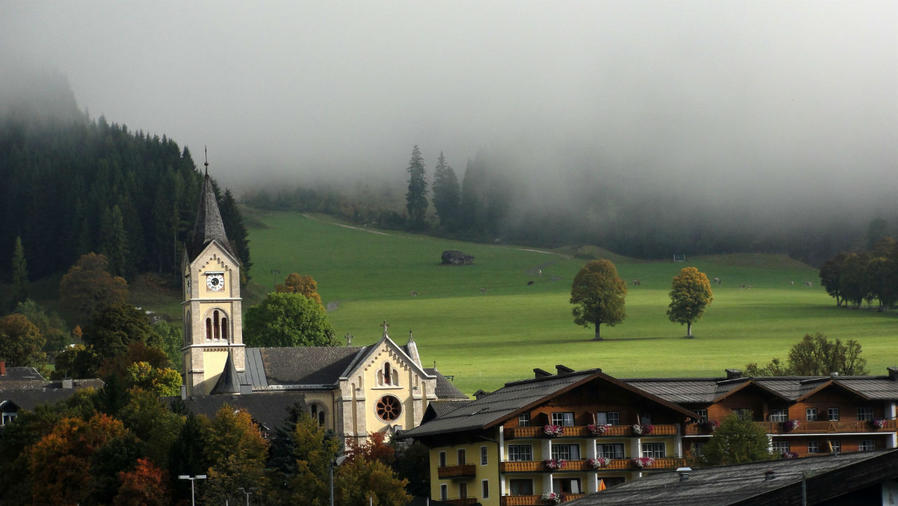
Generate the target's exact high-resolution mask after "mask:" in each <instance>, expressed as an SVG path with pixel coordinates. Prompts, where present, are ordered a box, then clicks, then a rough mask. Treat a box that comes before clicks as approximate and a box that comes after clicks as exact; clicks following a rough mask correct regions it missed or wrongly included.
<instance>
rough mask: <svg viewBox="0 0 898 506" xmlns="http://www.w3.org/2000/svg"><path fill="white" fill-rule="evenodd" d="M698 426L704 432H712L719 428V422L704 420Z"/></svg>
mask: <svg viewBox="0 0 898 506" xmlns="http://www.w3.org/2000/svg"><path fill="white" fill-rule="evenodd" d="M699 426H700V427H701V428H702V430H703V431H705V432H714V431H715V430H717V428H718V427H720V422H718V421H717V420H704V421H702V422H701V423H700V424H699Z"/></svg>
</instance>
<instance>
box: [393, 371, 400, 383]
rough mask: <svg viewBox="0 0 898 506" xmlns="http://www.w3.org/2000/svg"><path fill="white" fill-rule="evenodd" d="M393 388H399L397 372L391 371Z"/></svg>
mask: <svg viewBox="0 0 898 506" xmlns="http://www.w3.org/2000/svg"><path fill="white" fill-rule="evenodd" d="M393 386H396V387H398V386H399V371H397V370H396V369H393Z"/></svg>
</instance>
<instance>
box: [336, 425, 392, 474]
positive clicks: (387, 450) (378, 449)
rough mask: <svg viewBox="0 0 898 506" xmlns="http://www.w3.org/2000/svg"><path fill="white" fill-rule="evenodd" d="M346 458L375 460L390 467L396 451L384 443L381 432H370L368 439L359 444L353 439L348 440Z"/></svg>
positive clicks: (383, 435)
mask: <svg viewBox="0 0 898 506" xmlns="http://www.w3.org/2000/svg"><path fill="white" fill-rule="evenodd" d="M346 458H347V459H349V460H356V459H364V460H377V461H380V462H382V463H384V464H386V465H387V466H391V465H393V463H394V462H395V461H396V450H395V449H394V448H393V447H392V446H390V445H388V444H387V443H386V435H385V434H384V433H383V432H372V433H371V434H369V435H368V439H367V440H365V441H363V442H361V443H359V442H358V441H356V439H355V438H348V439H347V441H346Z"/></svg>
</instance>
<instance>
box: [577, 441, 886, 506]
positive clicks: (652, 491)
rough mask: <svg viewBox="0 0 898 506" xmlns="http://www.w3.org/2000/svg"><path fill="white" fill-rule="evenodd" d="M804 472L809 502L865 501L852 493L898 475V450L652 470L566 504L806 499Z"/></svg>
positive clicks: (786, 501)
mask: <svg viewBox="0 0 898 506" xmlns="http://www.w3.org/2000/svg"><path fill="white" fill-rule="evenodd" d="M803 473H806V480H807V481H806V492H807V504H819V503H822V502H826V504H841V503H843V502H841V501H845V502H844V504H862V503H863V502H857V501H854V500H850V499H849V498H850V497H851V496H850V494H851V493H852V492H854V491H858V490H862V489H865V488H867V487H870V486H872V485H875V484H877V483H880V482H882V481H888V480H895V479H896V478H898V450H894V449H893V450H884V451H877V452H866V453H851V454H842V455H835V456H821V457H807V458H802V459H795V460H774V461H767V462H756V463H753V464H741V465H733V466H719V467H709V468H704V469H695V470H691V471H689V472H688V475H687V476H688V478H687V479H686V480H681V478H680V474H679V473H677V472H666V473H658V474H651V475H647V476H645V477H643V478H642V479H640V480H635V481H632V482H629V483H626V484H623V485H618V486H616V487H612V488H609V489H608V490H605V491H603V492H599V493H596V494H591V495H589V496H586V497H584V498H582V499H579V500H576V501H572V502H570V503H566V504H570V505H571V506H594V505H605V504H657V505H665V504H689V505H691V506H697V505H730V504H801V482H802V477H803ZM840 497H841V498H842V500H840V499H839V498H840ZM855 499H856V498H855ZM877 504H878V503H877Z"/></svg>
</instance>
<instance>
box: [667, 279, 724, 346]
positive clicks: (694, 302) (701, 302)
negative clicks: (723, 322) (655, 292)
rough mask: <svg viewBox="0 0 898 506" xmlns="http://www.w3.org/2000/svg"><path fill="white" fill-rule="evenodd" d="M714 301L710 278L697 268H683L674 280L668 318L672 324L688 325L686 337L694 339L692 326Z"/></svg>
mask: <svg viewBox="0 0 898 506" xmlns="http://www.w3.org/2000/svg"><path fill="white" fill-rule="evenodd" d="M712 300H714V297H713V294H712V293H711V282H710V281H708V276H705V273H704V272H701V271H699V270H698V269H696V268H695V267H683V268H682V269H680V273H679V274H677V275H676V276H674V278H673V284H672V287H671V290H670V307H668V309H667V316H668V317H669V318H670V321H672V322H677V323H680V324H686V336H687V337H692V324H693V323H694V322H695V320H698V319H699V318H701V317H702V314H703V313H704V312H705V308H706V307H708V304H710V303H711V301H712Z"/></svg>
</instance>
